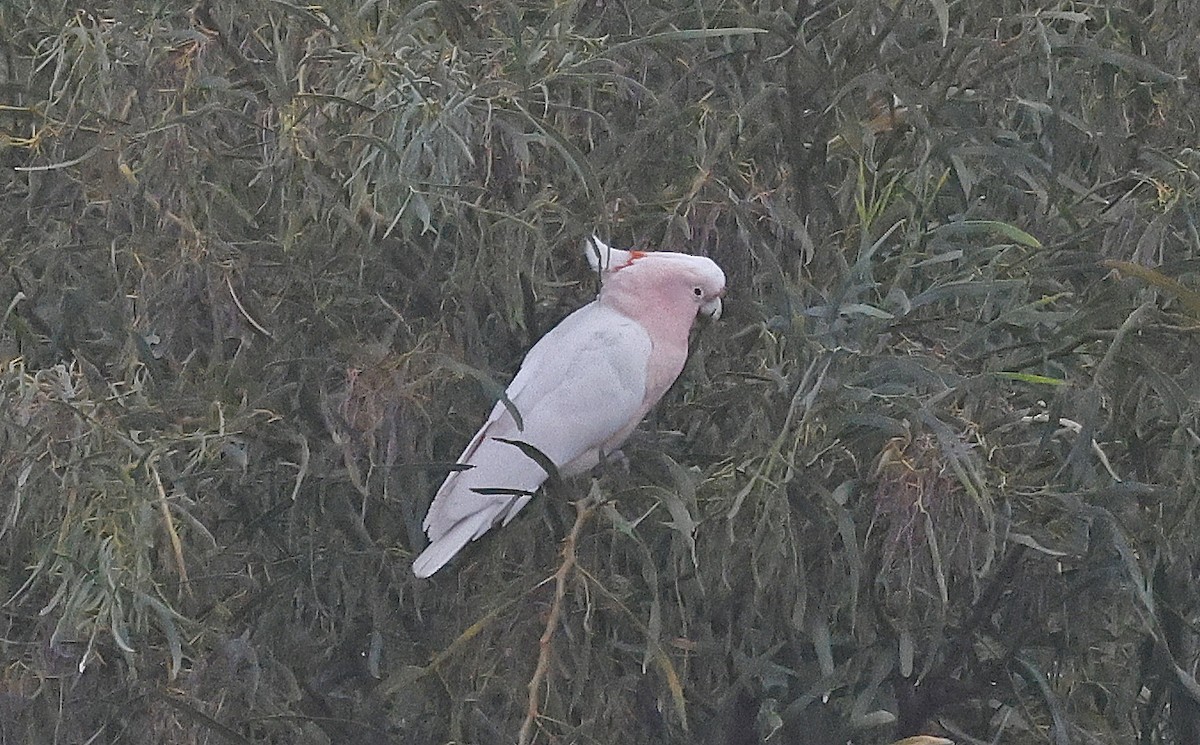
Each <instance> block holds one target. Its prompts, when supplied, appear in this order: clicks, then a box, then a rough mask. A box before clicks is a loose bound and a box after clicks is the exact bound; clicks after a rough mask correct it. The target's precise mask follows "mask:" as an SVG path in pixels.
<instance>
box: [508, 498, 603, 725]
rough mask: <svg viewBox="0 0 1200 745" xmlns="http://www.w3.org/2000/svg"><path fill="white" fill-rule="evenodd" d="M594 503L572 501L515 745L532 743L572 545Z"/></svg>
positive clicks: (572, 554) (571, 564)
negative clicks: (570, 523) (572, 509)
mask: <svg viewBox="0 0 1200 745" xmlns="http://www.w3.org/2000/svg"><path fill="white" fill-rule="evenodd" d="M596 504H597V502H596V500H594V499H592V498H590V497H589V498H585V499H580V500H578V501H577V502H575V524H574V525H573V526H571V532H570V533H568V534H567V537H566V538H565V539H564V540H563V546H562V557H563V561H562V564H561V565H560V566H559V567H558V571H557V572H556V573H555V575H554V603H553V604H552V605H551V606H550V617H549V618H547V619H546V630H545V631H543V632H542V638H541V640H540V641H539V642H538V646H539V650H538V661H537V668H536V669H534V671H533V677H532V678H530V680H529V709H528V711H527V712H526V713H525V722H524V724H522V725H521V733H520V735H519V737H518V740H517V742H518V743H519V745H530V743H532V742H533V725H534V722H536V721H537V718H538V709H540V708H541V703H542V697H541V692H542V685H543V684H544V683H545V682H546V678H547V677H548V676H549V674H550V642H551V640H553V638H554V630H555V629H556V628H558V620H559V618H560V617H561V616H562V607H563V597H564V596H565V595H566V593H567V580H568V579H569V578H570V576H571V570H572V569H574V568H575V545H576V542H577V541H578V540H579V533H580V531H581V530H582V529H583V525H584V523H586V522H587V519H588V518H589V517H591V515H592V512H594V511H595V509H596Z"/></svg>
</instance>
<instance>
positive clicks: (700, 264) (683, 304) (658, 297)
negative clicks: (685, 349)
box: [586, 236, 725, 325]
mask: <svg viewBox="0 0 1200 745" xmlns="http://www.w3.org/2000/svg"><path fill="white" fill-rule="evenodd" d="M586 252H587V257H588V262H589V263H590V264H591V265H592V269H594V270H595V271H596V272H598V273H599V274H600V282H601V284H602V289H601V298H602V300H603V301H605V302H607V303H609V304H612V305H614V306H616V307H618V308H620V309H621V310H623V311H625V312H627V313H628V314H629V315H631V316H634V317H637V316H645V315H647V314H654V313H662V314H668V315H670V316H673V317H677V318H683V319H685V320H686V321H687V322H688V324H689V325H690V323H691V321H692V320H693V319H695V318H696V316H697V315H698V314H703V315H706V316H709V317H710V318H712V319H714V320H715V319H717V318H720V317H721V298H722V297H724V295H725V272H723V271H721V267H719V266H717V264H716V262H714V261H713V260H712V259H710V258H708V257H705V256H691V255H689V254H682V253H675V252H673V251H623V250H621V249H619V248H612V247H611V246H607V245H605V244H604V242H603V241H601V240H600V239H599V238H597V237H595V236H593V237H592V238H591V240H590V241H588V243H587V246H586Z"/></svg>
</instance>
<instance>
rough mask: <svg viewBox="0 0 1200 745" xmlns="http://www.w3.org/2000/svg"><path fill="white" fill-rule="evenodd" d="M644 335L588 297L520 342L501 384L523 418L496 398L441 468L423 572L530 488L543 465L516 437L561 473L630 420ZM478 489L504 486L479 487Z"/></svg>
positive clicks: (643, 364) (641, 391) (639, 404)
mask: <svg viewBox="0 0 1200 745" xmlns="http://www.w3.org/2000/svg"><path fill="white" fill-rule="evenodd" d="M650 351H651V343H650V337H649V335H648V334H647V333H646V331H645V329H643V328H642V326H641V325H640V324H638V323H637V322H635V321H633V320H632V319H630V318H628V317H626V316H624V315H622V314H621V313H619V312H617V311H614V310H612V309H609V308H606V307H604V306H602V305H600V304H599V303H596V302H593V303H591V304H589V305H586V306H584V307H582V308H580V309H579V310H577V311H575V312H574V313H572V314H571V315H569V316H567V318H565V319H563V321H562V322H561V323H559V324H558V325H557V326H555V327H554V328H553V329H551V330H550V332H549V333H547V334H546V335H545V336H544V337H542V339H541V340H539V341H538V343H537V344H535V345H534V346H533V348H532V349H530V350H529V353H528V354H527V355H526V356H525V360H524V361H523V362H522V363H521V369H520V370H519V371H518V372H517V375H516V377H515V378H513V381H512V383H510V384H509V386H508V389H507V390H506V391H505V395H507V397H508V399H509V401H511V402H512V404H513V405H514V406H515V407H516V409H517V411H518V412H519V413H520V415H521V419H522V421H523V424H524V428H523V429H518V428H517V423H516V420H514V419H513V417H512V414H511V413H510V412H509V411H508V409H507V407H505V406H504V404H503V403H499V402H498V403H497V404H496V405H495V406H494V407H493V408H492V411H491V413H490V415H489V416H488V418H487V421H485V422H484V424H483V426H482V427H480V429H479V431H478V432H477V433H476V434H475V436H474V437H473V438H472V439H471V442H470V443H469V444H468V445H467V447H466V449H465V450H464V451H463V454H462V456H460V458H459V463H462V464H465V465H470V466H472V468H470V469H467V470H464V471H455V472H453V473H451V474H450V475H449V476H447V477H446V480H445V482H443V484H442V486H441V488H440V489H438V492H437V494H436V495H435V496H434V499H433V503H432V504H431V505H430V507H429V512H428V514H427V515H426V516H425V521H424V528H425V532H426V533H427V534H428V536H429V538H430V545H429V547H428V548H427V549H425V551H424V552H423V553H422V554H421V555H420V556H419V557H418V558H417V560H416V562H414V564H413V571H414V572H415V573H416V574H417V576H420V577H427V576H429V575H430V574H432V573H433V572H435V571H437V570H438V569H440V568H441V567H442V566H443V565H444V564H445V563H446V562H447V561H449V560H450V559H451V558H452V557H453V556H454V555H455V554H456V553H458V551H459V550H460V549H462V547H463V546H465V545H466V544H467V543H468V542H470V541H472V540H475V539H476V538H479V537H480V536H481V535H483V534H484V533H486V532H487V531H488V530H489V529H490V528H491V527H492V526H493V525H495V524H496V523H497V522H499V521H501V520H502V521H504V522H506V523H507V522H508V521H509V520H511V519H512V518H513V517H514V516H515V515H516V514H517V512H519V511H520V510H521V508H522V507H524V506H525V505H526V504H527V503H528V502H529V500H530V499H531V498H532V494H533V492H535V491H536V490H537V489H538V487H539V486H541V484H542V482H543V481H545V480H546V478H547V474H546V472H545V470H544V469H543V468H542V467H541V466H540V465H538V463H537V462H536V461H535V460H533V459H532V458H530V457H528V456H527V455H525V454H524V453H523V452H522V451H521V449H520V448H518V447H515V446H513V445H512V444H509V443H504V442H500V441H499V440H498V439H496V438H503V439H511V440H520V441H523V442H526V443H528V444H530V445H532V446H533V447H535V448H537V449H538V450H540V451H541V452H542V453H543V454H545V455H546V456H547V457H548V458H549V459H550V460H551V461H552V462H553V463H554V464H555V465H556V466H557V467H559V468H560V469H561V468H563V467H564V466H570V467H571V468H570V470H569V471H568V472H566V473H564V475H568V476H569V475H572V474H573V473H578V472H582V471H585V470H587V469H588V468H590V467H591V465H594V464H595V463H596V462H597V461H598V460H599V457H600V452H599V451H600V448H601V447H602V446H603V445H604V443H606V442H609V441H610V440H612V438H613V437H614V436H615V435H617V434H618V433H620V432H622V431H626V430H628V429H629V428H631V426H634V425H636V424H637V419H640V418H641V415H642V413H643V411H644V409H643V404H644V400H645V395H646V375H647V365H648V361H649V358H650ZM479 489H485V490H503V492H506V493H495V492H494V491H493V492H492V493H480V492H479V491H477V490H479Z"/></svg>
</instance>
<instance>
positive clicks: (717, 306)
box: [700, 297, 721, 321]
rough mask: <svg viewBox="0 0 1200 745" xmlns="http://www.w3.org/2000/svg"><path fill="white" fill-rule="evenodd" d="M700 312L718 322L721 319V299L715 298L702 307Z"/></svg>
mask: <svg viewBox="0 0 1200 745" xmlns="http://www.w3.org/2000/svg"><path fill="white" fill-rule="evenodd" d="M700 312H701V313H703V314H704V315H706V316H708V317H709V318H711V319H712V320H714V321H716V320H718V319H720V317H721V298H719V297H715V298H713V299H712V300H709V301H708V302H707V303H705V304H704V305H701V306H700Z"/></svg>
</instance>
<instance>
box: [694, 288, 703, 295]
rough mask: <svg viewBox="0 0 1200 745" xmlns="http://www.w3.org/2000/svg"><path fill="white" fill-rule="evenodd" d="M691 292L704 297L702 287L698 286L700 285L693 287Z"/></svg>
mask: <svg viewBox="0 0 1200 745" xmlns="http://www.w3.org/2000/svg"><path fill="white" fill-rule="evenodd" d="M692 294H693V295H695V296H696V297H704V290H703V288H700V287H693V288H692Z"/></svg>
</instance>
